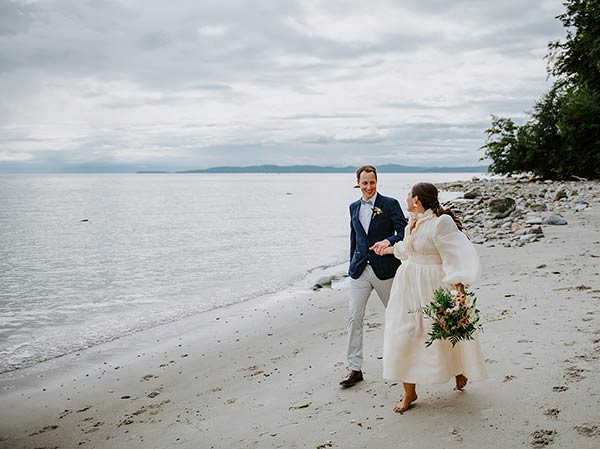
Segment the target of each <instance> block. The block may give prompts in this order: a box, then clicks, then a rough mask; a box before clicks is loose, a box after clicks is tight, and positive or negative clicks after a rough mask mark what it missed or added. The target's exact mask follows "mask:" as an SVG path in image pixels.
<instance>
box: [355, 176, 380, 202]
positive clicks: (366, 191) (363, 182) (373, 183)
mask: <svg viewBox="0 0 600 449" xmlns="http://www.w3.org/2000/svg"><path fill="white" fill-rule="evenodd" d="M358 185H359V186H360V191H361V192H362V194H363V198H364V199H365V200H368V199H369V198H371V197H372V196H373V195H375V193H376V192H377V177H376V175H375V173H372V172H362V173H361V174H360V178H359V180H358Z"/></svg>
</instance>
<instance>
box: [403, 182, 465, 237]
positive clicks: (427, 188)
mask: <svg viewBox="0 0 600 449" xmlns="http://www.w3.org/2000/svg"><path fill="white" fill-rule="evenodd" d="M410 192H411V193H410V195H411V196H418V197H419V201H421V204H422V205H423V208H424V209H425V210H427V209H431V210H432V211H433V213H434V214H435V215H437V216H438V217H439V216H440V215H450V216H451V217H452V220H454V223H456V227H457V228H458V229H459V231H463V232H465V225H464V224H463V222H462V221H461V219H460V218H458V216H457V215H456V214H455V213H454V212H453V211H452V210H451V209H444V208H443V207H442V205H441V204H440V201H439V199H438V189H437V187H436V186H434V185H433V184H431V183H430V182H420V183H418V184H415V185H414V186H413V187H412V189H411V191H410Z"/></svg>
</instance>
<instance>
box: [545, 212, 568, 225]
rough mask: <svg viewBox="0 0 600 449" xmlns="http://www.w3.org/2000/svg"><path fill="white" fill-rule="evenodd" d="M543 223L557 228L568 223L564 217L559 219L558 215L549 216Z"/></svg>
mask: <svg viewBox="0 0 600 449" xmlns="http://www.w3.org/2000/svg"><path fill="white" fill-rule="evenodd" d="M542 222H543V223H544V224H547V225H555V226H562V225H566V224H567V223H568V221H567V220H565V219H564V218H563V217H559V216H558V215H549V216H548V217H546V218H544V219H543V220H542Z"/></svg>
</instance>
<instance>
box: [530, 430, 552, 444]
mask: <svg viewBox="0 0 600 449" xmlns="http://www.w3.org/2000/svg"><path fill="white" fill-rule="evenodd" d="M556 434H557V432H556V430H548V429H538V430H536V431H534V432H531V434H530V435H529V445H530V446H531V447H533V448H542V447H546V446H548V445H549V444H552V443H553V442H554V437H555V435H556Z"/></svg>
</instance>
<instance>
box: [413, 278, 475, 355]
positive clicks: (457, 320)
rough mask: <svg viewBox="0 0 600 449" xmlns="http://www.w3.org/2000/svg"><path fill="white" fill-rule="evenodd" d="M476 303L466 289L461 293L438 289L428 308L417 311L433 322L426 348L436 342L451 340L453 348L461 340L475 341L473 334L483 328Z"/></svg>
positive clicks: (471, 293) (473, 296)
mask: <svg viewBox="0 0 600 449" xmlns="http://www.w3.org/2000/svg"><path fill="white" fill-rule="evenodd" d="M476 303H477V298H476V297H475V294H474V293H473V292H471V291H468V290H466V289H465V291H464V292H461V291H458V290H448V289H447V288H438V289H437V290H436V291H435V292H434V293H433V300H432V301H431V302H430V303H429V304H428V305H427V306H425V307H420V308H418V309H417V310H415V312H418V313H422V314H423V315H424V316H426V317H428V318H430V319H431V320H433V326H432V331H431V332H430V333H429V340H428V341H427V342H425V346H426V347H429V346H431V345H432V344H433V342H434V341H435V340H449V341H450V343H452V346H453V347H454V346H455V345H456V343H458V342H459V341H461V340H473V334H474V333H475V331H476V330H477V329H480V328H481V325H478V322H479V310H478V309H477V308H476V307H475V305H476Z"/></svg>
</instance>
